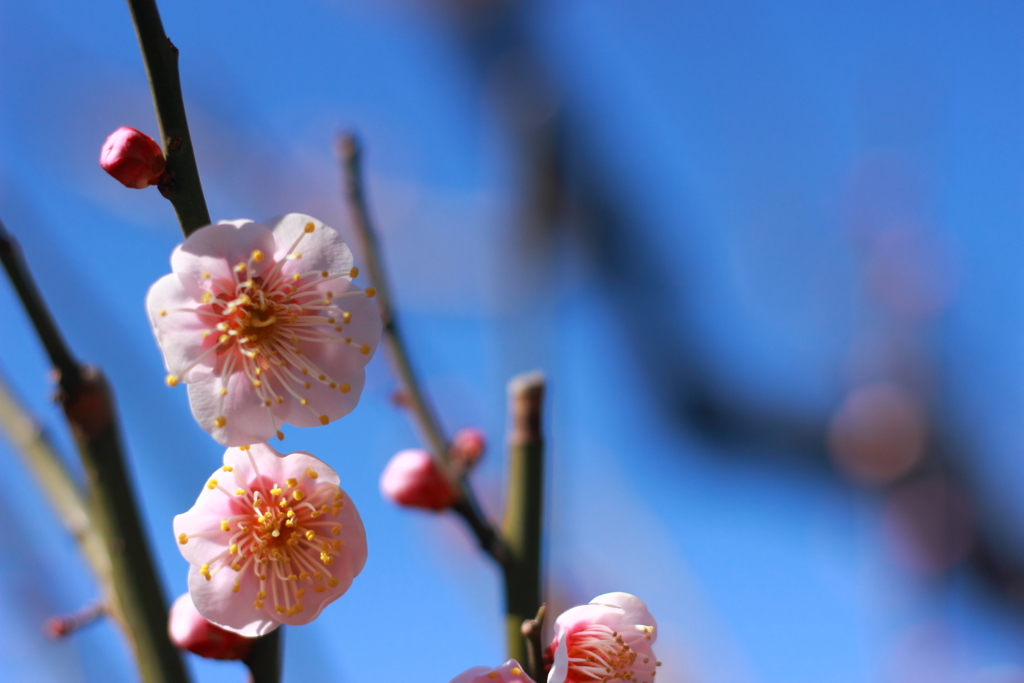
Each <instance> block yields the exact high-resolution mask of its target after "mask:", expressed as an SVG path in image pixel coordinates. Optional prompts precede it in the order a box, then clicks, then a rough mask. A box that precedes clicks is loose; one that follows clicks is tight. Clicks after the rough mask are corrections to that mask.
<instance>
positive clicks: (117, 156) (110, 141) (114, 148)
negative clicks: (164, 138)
mask: <svg viewBox="0 0 1024 683" xmlns="http://www.w3.org/2000/svg"><path fill="white" fill-rule="evenodd" d="M100 166H102V167H103V170H104V171H106V172H107V173H109V174H110V175H111V176H113V177H114V179H115V180H117V181H118V182H119V183H121V184H122V185H124V186H125V187H131V188H134V189H136V190H142V189H144V188H146V187H149V186H150V185H156V184H157V183H159V182H160V176H161V175H163V172H164V168H166V166H167V162H166V160H165V159H164V153H163V150H161V149H160V145H158V144H156V140H154V139H153V138H151V137H149V136H148V135H146V134H145V133H143V132H140V131H137V130H135V129H134V128H129V127H128V126H121V127H120V128H118V129H117V130H115V131H114V132H113V133H111V134H110V136H109V137H108V138H107V140H106V142H104V143H103V149H101V150H100Z"/></svg>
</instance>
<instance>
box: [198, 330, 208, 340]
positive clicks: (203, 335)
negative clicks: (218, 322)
mask: <svg viewBox="0 0 1024 683" xmlns="http://www.w3.org/2000/svg"><path fill="white" fill-rule="evenodd" d="M199 336H200V337H202V338H203V339H206V338H207V337H209V336H210V331H209V330H203V331H202V332H200V333H199Z"/></svg>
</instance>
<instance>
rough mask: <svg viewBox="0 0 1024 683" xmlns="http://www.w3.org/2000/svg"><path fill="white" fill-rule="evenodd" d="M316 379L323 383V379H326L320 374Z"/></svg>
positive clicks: (325, 376)
mask: <svg viewBox="0 0 1024 683" xmlns="http://www.w3.org/2000/svg"><path fill="white" fill-rule="evenodd" d="M317 379H318V380H320V381H321V382H323V381H324V380H325V379H327V375H324V374H321V375H320V376H319V377H317Z"/></svg>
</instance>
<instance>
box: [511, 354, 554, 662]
mask: <svg viewBox="0 0 1024 683" xmlns="http://www.w3.org/2000/svg"><path fill="white" fill-rule="evenodd" d="M544 388H545V380H544V375H543V374H541V373H539V372H531V373H527V374H524V375H519V376H518V377H514V378H512V381H510V382H509V383H508V406H509V413H510V415H509V417H510V420H509V437H508V448H509V453H508V457H509V462H508V488H507V494H506V497H505V498H506V503H505V519H504V522H503V523H502V537H503V538H504V539H505V547H506V548H507V549H508V561H507V565H506V571H505V598H506V606H505V625H506V629H507V636H508V648H509V656H510V657H512V658H514V659H517V660H519V661H520V662H522V661H525V659H526V657H527V655H528V653H527V649H526V641H525V640H524V639H523V632H522V627H523V622H524V621H526V620H528V619H530V618H531V617H533V615H534V614H536V613H537V610H538V608H539V607H540V605H541V538H542V537H541V531H542V522H543V518H544V434H543V431H542V429H541V415H542V409H543V406H544ZM535 680H536V679H535Z"/></svg>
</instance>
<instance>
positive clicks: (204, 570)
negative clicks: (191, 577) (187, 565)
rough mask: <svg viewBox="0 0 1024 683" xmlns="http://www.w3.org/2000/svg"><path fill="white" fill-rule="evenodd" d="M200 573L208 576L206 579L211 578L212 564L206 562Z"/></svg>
mask: <svg viewBox="0 0 1024 683" xmlns="http://www.w3.org/2000/svg"><path fill="white" fill-rule="evenodd" d="M199 573H200V574H202V575H203V576H205V577H206V580H207V581H209V580H210V565H208V564H204V565H203V566H202V567H200V568H199Z"/></svg>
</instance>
